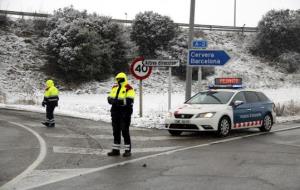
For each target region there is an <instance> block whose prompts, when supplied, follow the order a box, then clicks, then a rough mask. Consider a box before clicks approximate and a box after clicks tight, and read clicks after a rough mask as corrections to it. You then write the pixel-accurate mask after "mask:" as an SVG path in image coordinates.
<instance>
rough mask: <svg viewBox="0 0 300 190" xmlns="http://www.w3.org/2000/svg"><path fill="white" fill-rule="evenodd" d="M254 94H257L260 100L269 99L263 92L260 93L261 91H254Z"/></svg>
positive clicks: (265, 100)
mask: <svg viewBox="0 0 300 190" xmlns="http://www.w3.org/2000/svg"><path fill="white" fill-rule="evenodd" d="M256 94H257V96H258V98H259V100H260V101H261V102H267V101H270V99H269V98H268V97H267V96H266V95H265V94H264V93H262V92H256Z"/></svg>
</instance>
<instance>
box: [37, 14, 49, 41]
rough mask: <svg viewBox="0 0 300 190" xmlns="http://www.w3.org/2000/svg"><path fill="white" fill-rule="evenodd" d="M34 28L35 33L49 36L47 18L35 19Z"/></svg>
mask: <svg viewBox="0 0 300 190" xmlns="http://www.w3.org/2000/svg"><path fill="white" fill-rule="evenodd" d="M33 29H34V33H35V34H37V35H38V36H42V37H48V35H49V30H48V27H47V19H45V18H35V19H33Z"/></svg>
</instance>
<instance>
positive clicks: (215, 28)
mask: <svg viewBox="0 0 300 190" xmlns="http://www.w3.org/2000/svg"><path fill="white" fill-rule="evenodd" d="M0 14H2V15H18V16H29V17H44V18H45V17H49V16H51V14H46V13H31V12H19V11H7V10H0ZM112 20H113V21H115V22H118V23H124V24H132V20H122V19H112ZM176 24H177V25H178V26H180V27H189V24H185V23H176ZM194 28H196V29H201V30H211V31H230V32H257V31H258V29H257V27H244V26H243V27H234V26H221V25H204V24H195V25H194Z"/></svg>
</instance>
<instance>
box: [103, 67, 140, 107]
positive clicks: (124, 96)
mask: <svg viewBox="0 0 300 190" xmlns="http://www.w3.org/2000/svg"><path fill="white" fill-rule="evenodd" d="M115 79H116V83H117V84H116V85H114V86H113V87H112V89H111V91H110V93H109V95H108V102H109V103H110V104H112V106H131V107H132V104H133V101H134V97H135V91H134V89H133V88H132V86H131V85H129V84H128V80H127V76H126V74H125V73H123V72H121V73H119V74H118V75H117V76H116V77H115ZM119 79H123V82H121V83H118V80H119Z"/></svg>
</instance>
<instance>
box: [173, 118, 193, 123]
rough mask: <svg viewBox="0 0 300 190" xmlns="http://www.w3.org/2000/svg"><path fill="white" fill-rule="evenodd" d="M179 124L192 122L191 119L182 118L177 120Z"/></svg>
mask: <svg viewBox="0 0 300 190" xmlns="http://www.w3.org/2000/svg"><path fill="white" fill-rule="evenodd" d="M175 122H176V123H177V124H189V123H190V121H189V120H187V119H184V120H183V119H182V120H176V121H175Z"/></svg>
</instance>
